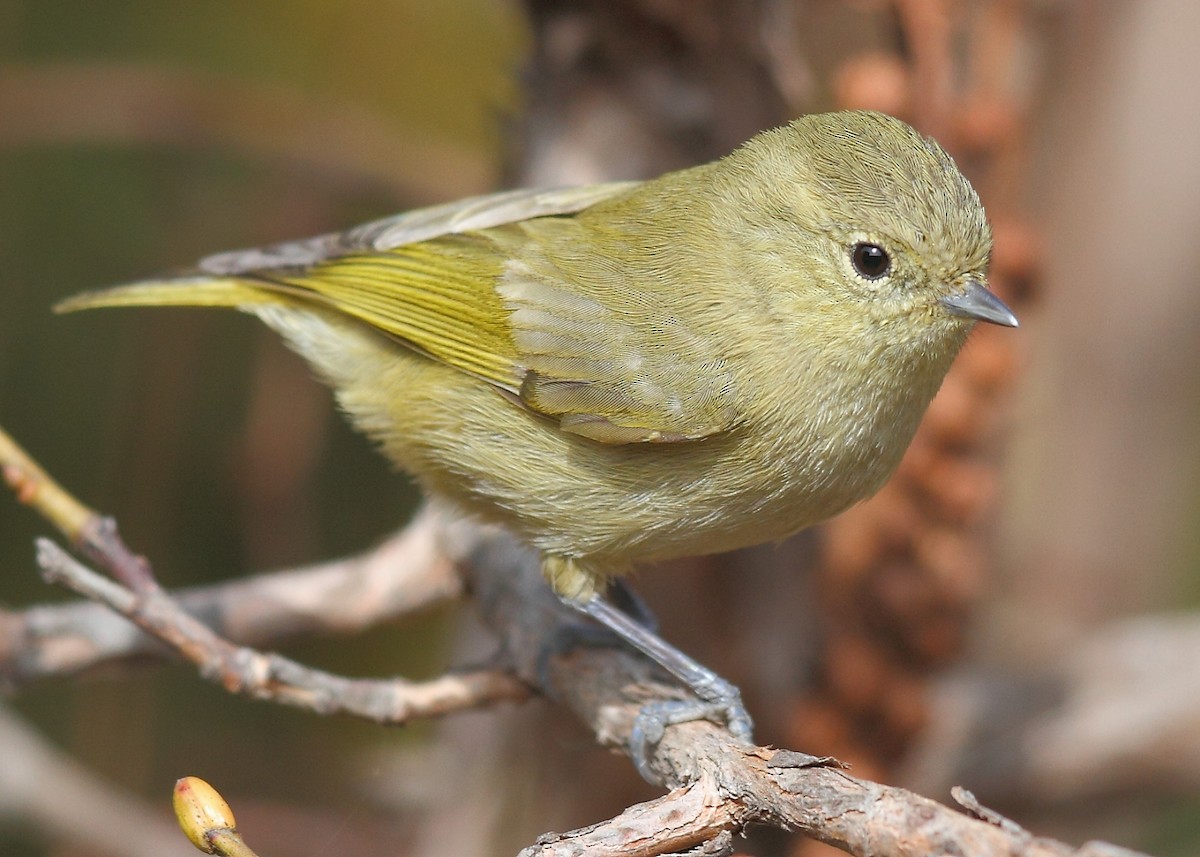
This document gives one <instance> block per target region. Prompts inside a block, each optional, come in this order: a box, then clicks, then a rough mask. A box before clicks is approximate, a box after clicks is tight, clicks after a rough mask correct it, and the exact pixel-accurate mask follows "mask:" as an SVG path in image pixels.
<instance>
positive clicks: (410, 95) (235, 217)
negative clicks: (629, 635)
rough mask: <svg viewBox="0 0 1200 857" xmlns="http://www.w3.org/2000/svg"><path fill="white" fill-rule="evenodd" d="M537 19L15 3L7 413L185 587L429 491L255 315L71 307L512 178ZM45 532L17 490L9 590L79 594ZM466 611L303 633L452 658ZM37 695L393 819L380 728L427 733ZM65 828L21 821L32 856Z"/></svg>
mask: <svg viewBox="0 0 1200 857" xmlns="http://www.w3.org/2000/svg"><path fill="white" fill-rule="evenodd" d="M522 43H523V33H522V30H521V27H520V22H519V20H518V19H517V18H516V10H514V9H513V8H512V7H510V6H509V5H507V4H504V3H501V2H492V0H455V2H438V3H428V2H388V3H380V2H360V1H359V0H346V2H339V3H329V2H325V0H263V2H255V3H246V2H233V0H203V2H201V0H186V2H170V3H164V2H162V0H123V2H118V3H95V2H88V0H36V2H34V0H30V2H13V0H2V2H0V278H2V279H0V294H2V295H3V299H4V307H3V310H2V311H0V423H2V424H3V425H4V426H5V428H6V429H7V430H8V431H10V432H11V433H12V434H13V435H14V436H15V437H16V438H18V439H19V441H20V442H21V443H23V444H24V445H26V446H27V448H28V449H29V451H30V452H31V453H32V454H33V455H35V456H36V457H38V458H39V459H40V460H41V461H43V462H44V463H45V464H46V466H47V467H48V468H50V469H51V470H52V471H53V472H54V473H55V475H56V476H57V477H58V478H59V479H60V480H61V481H62V482H63V483H64V484H66V485H68V486H69V487H70V488H71V489H72V490H73V491H75V492H76V493H77V494H78V496H80V497H81V498H82V499H83V500H84V501H85V502H88V503H89V504H91V505H93V506H94V507H96V508H99V509H102V510H105V511H107V512H110V513H112V514H114V515H115V516H116V517H117V518H118V519H119V520H120V521H121V522H122V528H123V531H124V534H125V537H126V539H127V541H128V542H129V543H130V544H131V545H133V546H135V548H136V549H137V550H139V551H142V552H144V553H146V554H148V555H150V556H153V557H160V558H162V559H161V561H160V564H159V566H158V570H159V573H160V575H161V577H162V579H163V581H164V583H165V584H167V585H168V586H181V585H190V584H196V583H200V582H204V581H211V580H218V579H221V578H225V577H230V576H235V575H238V574H240V573H242V571H243V570H246V569H266V568H269V567H272V566H276V565H280V564H286V563H295V562H302V561H313V560H316V559H319V558H323V557H332V556H336V555H340V554H344V553H347V552H352V551H357V550H361V549H363V548H365V547H368V546H370V545H371V544H372V543H373V542H374V541H375V540H376V539H378V538H380V537H381V536H382V535H384V534H386V533H387V532H389V531H391V530H392V529H394V528H395V526H396V525H397V524H398V523H399V522H400V521H402V520H403V517H404V516H405V515H406V514H407V513H408V512H409V510H410V509H411V508H412V507H413V505H414V502H415V498H414V496H413V493H412V491H411V487H410V486H409V484H408V483H407V481H406V480H405V479H404V478H403V477H401V476H399V475H396V474H393V473H391V472H389V471H388V468H387V467H383V466H380V462H381V459H379V458H378V457H377V456H376V453H375V452H374V451H373V450H372V449H370V447H369V444H368V443H367V442H366V441H364V440H363V439H362V438H360V437H359V436H358V435H355V434H353V433H352V432H351V431H350V430H349V429H348V428H347V427H346V426H345V424H344V423H343V422H342V421H341V420H340V419H339V418H338V417H337V415H336V414H335V412H334V410H333V408H332V407H331V404H330V397H329V395H328V393H327V392H326V391H325V390H324V388H322V387H319V386H317V385H316V384H314V383H311V382H310V381H309V380H308V377H307V376H308V373H307V370H306V369H305V368H304V367H303V366H302V365H301V364H300V363H299V361H298V360H297V359H294V358H293V357H292V355H290V354H288V353H285V352H284V351H283V349H282V347H281V346H280V345H279V344H278V341H277V339H276V338H275V337H273V336H270V335H269V334H267V332H266V331H265V330H264V329H262V328H261V326H260V325H258V324H257V323H255V322H254V321H253V320H251V319H249V318H242V317H237V316H231V315H227V314H222V313H212V314H209V313H204V312H198V313H188V312H168V313H159V314H154V313H145V314H143V313H111V314H110V313H96V314H91V315H80V316H72V317H56V316H54V315H52V314H51V312H50V307H51V306H52V304H53V303H54V302H55V301H57V300H59V299H61V298H63V297H65V296H67V295H69V294H71V293H73V292H77V291H80V290H83V289H88V288H93V287H97V286H102V285H105V284H110V283H116V282H120V281H122V280H127V279H130V278H135V277H139V276H142V275H146V274H150V273H153V272H156V271H161V270H166V269H171V268H175V267H179V266H182V265H186V264H188V263H190V262H191V261H193V260H194V259H196V258H198V257H199V256H201V255H203V254H206V253H209V252H213V251H217V250H221V249H225V248H229V247H234V246H242V245H246V244H260V243H264V242H270V241H273V240H280V239H284V238H292V237H296V236H301V235H305V234H316V233H319V232H323V231H327V230H331V229H335V228H344V227H346V226H348V225H350V224H353V223H356V222H359V221H362V220H366V219H370V218H373V217H379V216H383V215H386V214H391V213H394V212H396V211H400V210H403V209H405V208H409V207H412V206H415V205H420V204H423V203H429V202H432V201H435V200H437V199H451V198H454V197H456V196H462V195H466V194H469V193H472V192H480V191H484V190H487V189H489V188H490V186H491V185H492V182H493V180H494V178H493V177H494V176H495V174H496V164H497V155H496V149H497V144H498V140H499V133H500V128H501V123H502V121H503V120H504V117H505V116H506V115H507V114H508V113H509V112H510V111H511V110H513V109H514V107H515V101H516V94H515V92H516V90H515V71H516V68H517V64H518V62H519V58H520V55H521V50H522ZM214 474H217V476H216V478H214ZM268 474H270V476H268ZM313 498H319V499H313ZM45 532H46V527H45V526H44V525H43V524H42V523H41V522H40V521H39V520H37V519H36V518H35V516H34V515H32V514H30V513H29V512H28V511H26V510H24V509H21V508H19V507H18V506H16V505H15V504H14V503H12V502H11V501H10V502H4V503H0V568H2V569H3V578H4V586H3V592H2V594H0V599H2V603H3V604H4V605H6V606H9V607H20V606H26V605H29V604H33V603H36V602H43V601H49V600H57V599H60V598H63V597H64V596H63V595H61V594H60V593H58V592H55V591H54V590H52V589H50V588H49V587H46V586H44V585H43V584H41V583H40V581H39V580H38V579H37V576H36V574H35V573H34V571H33V564H32V561H31V560H32V547H31V539H32V538H33V537H34V536H35V535H39V534H45ZM439 627H440V623H439V622H438V621H437V617H430V619H429V620H428V621H425V622H423V623H417V624H416V625H407V626H406V627H405V629H403V630H400V631H388V630H381V631H378V632H376V633H374V634H370V635H366V636H365V637H361V638H356V639H353V640H342V641H336V642H330V641H325V642H322V643H319V644H313V645H310V646H307V647H302V648H301V649H300V650H298V651H296V652H295V654H296V656H297V657H299V658H301V659H304V660H307V661H310V662H312V663H315V664H318V665H323V666H327V667H330V668H334V669H338V670H341V671H344V672H346V673H349V674H351V675H368V674H382V675H386V674H392V673H408V674H414V675H422V674H429V673H431V672H432V671H433V670H435V669H436V668H437V667H438V665H439V664H443V663H444V658H445V655H444V654H443V653H442V652H441V651H440V648H441V647H440V642H439V641H440V640H441V637H440V636H439V635H438V634H437V633H436V631H437V630H438V628H439ZM14 705H15V707H16V709H17V710H18V711H20V712H23V713H25V714H27V715H29V717H30V718H31V719H32V720H33V721H35V722H37V723H38V724H39V725H40V726H41V727H42V728H43V729H45V730H46V733H47V734H48V735H49V737H51V738H52V739H53V740H54V741H55V742H57V743H58V744H60V745H61V746H62V747H64V748H66V749H67V750H69V751H70V752H71V753H72V754H75V755H76V756H77V757H78V758H79V759H80V760H81V761H83V762H84V763H85V764H87V765H89V766H91V767H92V768H94V769H95V770H96V771H97V772H99V773H101V774H102V775H104V776H107V777H109V778H111V779H112V780H113V781H115V782H116V783H119V784H121V785H122V786H125V787H127V788H129V789H131V790H133V791H135V792H137V793H140V794H143V795H145V796H147V797H149V798H151V799H153V800H154V801H155V802H156V803H157V804H158V805H159V806H160V808H161V809H162V810H163V812H164V813H166V812H167V811H168V805H167V800H168V798H169V790H170V786H171V784H172V783H173V782H174V780H175V778H177V777H178V776H180V775H183V774H196V775H201V776H205V777H210V778H212V779H213V781H215V782H220V783H221V784H222V788H223V789H227V790H228V792H229V793H230V794H231V795H236V794H239V793H242V794H253V795H255V796H256V797H255V800H258V801H261V802H262V803H264V804H271V803H272V802H273V801H278V803H279V804H280V805H282V804H283V803H284V801H285V798H286V800H287V801H296V800H299V801H300V802H302V803H311V804H312V805H313V806H319V807H321V809H320V812H321V813H327V814H328V815H327V817H326V818H325V819H324V820H325V821H330V820H332V821H333V822H335V824H334V826H336V821H337V819H339V818H341V817H342V816H343V815H345V814H346V813H349V814H355V813H357V814H358V815H359V816H360V817H361V816H363V815H364V813H365V814H367V815H369V814H370V813H369V811H368V810H366V809H365V808H364V806H363V801H364V799H363V797H362V795H363V794H365V793H367V792H369V791H370V790H371V786H370V784H369V783H364V782H363V781H362V780H363V778H364V772H363V771H362V770H357V769H355V765H356V764H357V757H356V755H355V752H354V750H355V748H356V747H357V746H359V742H360V739H368V738H369V741H370V742H371V743H372V744H375V745H377V744H378V743H379V742H380V741H384V742H406V741H409V740H410V739H412V738H413V737H414V736H418V735H419V734H420V733H421V731H422V730H421V729H419V728H416V729H411V730H393V731H387V732H382V733H381V731H380V730H379V729H377V728H374V727H370V726H365V725H361V724H359V723H355V722H350V721H348V720H334V721H329V720H322V719H320V718H315V717H313V716H311V715H310V714H302V713H297V712H294V711H291V710H281V709H279V708H276V707H274V706H267V705H261V704H256V703H252V702H248V701H245V700H231V699H229V697H227V696H226V694H225V693H223V692H222V691H221V690H219V689H217V688H215V687H213V686H211V685H207V684H205V683H203V682H200V681H197V680H196V679H195V676H194V674H193V673H192V671H191V670H189V669H185V668H182V667H174V668H168V669H164V670H152V671H148V672H147V674H146V675H145V677H144V680H138V681H127V680H123V681H116V682H106V681H102V680H101V681H89V682H86V683H84V684H73V683H70V682H55V683H50V684H42V685H39V686H37V687H35V688H32V689H30V690H28V691H27V692H25V693H23V694H21V695H20V696H19V697H18V698H17V699H16V700H15V702H14ZM316 734H319V736H320V740H312V738H313V737H314V735H316ZM0 764H3V760H2V759H0ZM350 778H353V779H354V780H355V782H356V783H357V785H355V787H353V788H351V787H350V786H349V785H348V781H349V779H350ZM366 779H368V780H369V779H370V775H369V773H368V774H367V775H366ZM361 820H363V819H362V818H360V821H361ZM311 821H312V823H313V824H314V825H315V824H316V821H317V819H315V818H314V819H311ZM329 826H330V825H324V826H322V829H328V828H329ZM343 844H344V843H343ZM325 845H326V847H325V848H320V847H318V844H317V843H314V845H313V852H314V853H318V852H321V851H325V852H326V853H338V852H339V851H341V850H342V848H341V846H339V841H338V838H337V836H336V835H335V834H330V836H329V839H328V841H327V842H326V843H325ZM49 847H50V846H49V845H48V844H47V843H46V842H45V841H44V840H42V839H41V838H40V837H34V836H32V834H31V833H29V832H28V831H26V832H24V833H23V832H22V831H21V828H20V827H19V826H18V827H17V828H15V829H14V828H13V827H11V826H8V825H3V824H0V853H3V854H5V855H8V857H24V855H33V854H46V853H51V851H49V850H47V849H48V848H49ZM55 853H57V852H55ZM301 853H302V852H301ZM355 853H362V852H361V851H356V852H355Z"/></svg>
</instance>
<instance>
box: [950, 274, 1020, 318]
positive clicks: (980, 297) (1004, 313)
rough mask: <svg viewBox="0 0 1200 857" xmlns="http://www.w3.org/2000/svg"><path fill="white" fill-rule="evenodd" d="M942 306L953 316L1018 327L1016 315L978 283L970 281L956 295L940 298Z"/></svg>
mask: <svg viewBox="0 0 1200 857" xmlns="http://www.w3.org/2000/svg"><path fill="white" fill-rule="evenodd" d="M942 306H944V307H945V308H946V309H947V310H949V311H950V312H951V313H953V314H954V315H960V316H962V317H964V318H974V319H977V320H979V321H986V322H989V323H991V324H999V325H1001V326H1003V327H1019V326H1020V322H1018V321H1017V317H1016V315H1014V314H1013V311H1012V310H1011V309H1009V308H1008V305H1007V304H1005V303H1004V301H1002V300H1000V298H998V297H996V296H995V295H994V294H992V293H991V292H990V291H988V290H987V288H985V287H984V286H983V285H981V284H980V283H978V282H976V281H974V280H972V281H970V282H969V283H968V284H967V287H966V289H964V290H963V291H961V292H959V293H958V294H956V295H948V296H946V297H944V298H942Z"/></svg>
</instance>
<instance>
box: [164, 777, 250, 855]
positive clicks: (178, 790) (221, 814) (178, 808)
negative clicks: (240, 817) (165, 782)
mask: <svg viewBox="0 0 1200 857" xmlns="http://www.w3.org/2000/svg"><path fill="white" fill-rule="evenodd" d="M174 804H175V817H176V819H178V821H179V827H180V829H181V830H183V832H184V834H186V836H187V838H188V839H189V840H190V841H191V843H192V844H193V845H195V846H196V847H197V848H199V849H200V850H201V851H203V852H204V853H205V854H215V853H217V849H216V848H215V847H214V845H213V843H212V835H213V833H214V832H216V831H220V830H236V829H237V822H236V821H235V820H234V818H233V810H231V809H230V808H229V804H227V803H225V799H224V798H223V797H221V795H220V793H218V792H217V790H216V789H214V788H213V787H212V786H210V785H209V784H208V783H206V782H205V781H204V780H202V779H200V778H199V777H184V778H183V779H181V780H179V781H178V782H176V783H175V796H174Z"/></svg>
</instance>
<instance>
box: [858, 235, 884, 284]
mask: <svg viewBox="0 0 1200 857" xmlns="http://www.w3.org/2000/svg"><path fill="white" fill-rule="evenodd" d="M850 264H851V265H853V266H854V270H855V271H857V272H858V275H859V276H860V277H862V278H863V279H865V280H878V279H879V278H881V277H886V276H887V274H888V272H889V271H891V270H892V257H891V256H889V255H888V252H887V250H884V249H883V248H882V247H880V246H879V245H878V244H871V243H870V242H867V241H860V242H859V243H857V244H855V245H854V246H853V247H851V248H850Z"/></svg>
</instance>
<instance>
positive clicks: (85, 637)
mask: <svg viewBox="0 0 1200 857" xmlns="http://www.w3.org/2000/svg"><path fill="white" fill-rule="evenodd" d="M461 595H462V580H461V579H460V578H459V576H458V574H457V572H456V570H455V569H454V567H453V565H452V564H451V563H450V562H449V561H448V560H447V559H446V558H445V556H444V555H442V553H441V552H440V551H439V550H438V548H437V546H436V544H435V528H434V526H433V520H432V518H431V516H429V515H428V514H424V513H422V514H419V515H418V516H417V517H416V518H415V519H414V520H413V521H412V523H411V524H410V525H409V526H408V527H405V528H404V529H403V530H402V531H400V532H398V533H396V534H395V535H393V536H391V537H390V538H388V539H386V540H385V541H384V542H382V543H381V544H379V545H378V546H377V547H375V548H373V549H372V550H370V551H368V552H366V553H364V554H361V555H359V556H354V557H349V558H346V559H341V560H337V561H333V562H327V563H321V564H319V565H313V566H309V567H306V568H299V569H288V570H283V571H276V572H272V573H270V574H262V575H257V576H253V577H247V578H239V579H234V580H229V581H225V582H222V583H219V584H216V585H210V586H202V587H195V588H191V589H185V590H181V591H178V592H173V593H172V597H174V598H175V599H176V601H177V602H178V603H179V605H180V606H181V607H182V608H183V609H184V610H185V611H187V612H188V613H190V614H191V615H192V616H195V617H196V618H197V619H199V620H201V621H202V622H204V624H205V625H207V626H208V627H209V628H211V629H212V630H213V631H214V632H215V633H216V634H218V635H219V636H221V637H224V638H225V639H227V640H229V641H231V642H234V643H239V644H241V645H247V646H255V647H258V648H263V647H269V648H275V647H278V646H281V645H284V644H286V643H288V642H291V641H293V640H298V639H309V638H312V637H314V636H319V635H324V634H350V633H355V632H358V631H362V630H365V629H367V628H370V627H372V626H374V625H378V624H380V623H383V622H388V621H392V620H395V619H397V618H400V617H402V616H406V615H409V614H412V613H415V612H417V611H419V610H423V609H426V608H428V607H430V606H432V605H435V604H438V603H441V602H444V601H448V600H452V599H457V598H459V597H461ZM170 656H171V651H170V649H168V648H167V647H166V646H164V645H163V644H162V643H160V642H158V641H157V640H155V639H154V638H153V637H150V636H148V635H146V634H144V633H142V632H141V631H140V630H138V629H137V627H136V626H134V625H131V624H130V623H129V622H127V621H125V620H124V619H122V618H121V617H120V616H118V615H117V614H115V613H113V612H112V611H111V610H109V609H108V608H107V607H105V606H104V605H102V604H97V603H94V602H89V601H85V602H79V603H74V604H51V605H38V606H35V607H30V608H28V609H25V610H19V611H16V610H14V611H5V610H0V682H2V683H3V686H4V687H5V689H7V690H10V691H11V690H13V689H16V688H20V687H22V686H23V685H25V684H28V683H30V682H33V681H37V680H42V679H46V678H54V677H62V676H76V675H79V674H82V673H86V672H91V671H95V670H98V669H104V668H112V667H114V666H117V665H123V664H129V663H131V662H137V661H144V660H147V659H161V658H163V657H170Z"/></svg>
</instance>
